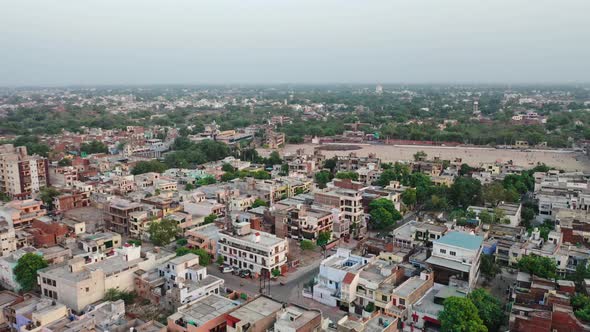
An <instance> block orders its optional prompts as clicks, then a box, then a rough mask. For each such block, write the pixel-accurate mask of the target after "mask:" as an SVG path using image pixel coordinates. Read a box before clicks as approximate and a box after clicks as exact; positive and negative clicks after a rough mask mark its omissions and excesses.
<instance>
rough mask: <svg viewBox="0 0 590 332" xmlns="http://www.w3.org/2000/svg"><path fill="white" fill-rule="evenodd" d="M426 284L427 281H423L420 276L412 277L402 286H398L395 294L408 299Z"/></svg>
mask: <svg viewBox="0 0 590 332" xmlns="http://www.w3.org/2000/svg"><path fill="white" fill-rule="evenodd" d="M426 282H427V281H426V280H423V279H421V278H420V277H418V276H416V277H412V278H410V279H408V280H406V281H404V282H403V283H402V284H401V285H399V286H397V288H396V289H394V290H393V292H394V294H396V295H398V296H399V297H403V298H406V297H408V296H409V295H410V294H412V293H413V292H415V291H416V290H417V289H418V288H420V287H422V285H424V284H425V283H426Z"/></svg>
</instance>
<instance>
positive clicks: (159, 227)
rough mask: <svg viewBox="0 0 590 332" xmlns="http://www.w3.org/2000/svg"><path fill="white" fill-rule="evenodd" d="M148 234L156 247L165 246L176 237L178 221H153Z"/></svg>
mask: <svg viewBox="0 0 590 332" xmlns="http://www.w3.org/2000/svg"><path fill="white" fill-rule="evenodd" d="M148 233H149V235H150V240H151V241H152V243H153V244H154V245H157V246H165V245H167V244H169V243H170V242H172V240H174V238H175V237H176V234H177V233H178V226H177V225H176V221H174V220H170V219H162V220H161V221H152V222H151V223H150V226H149V228H148Z"/></svg>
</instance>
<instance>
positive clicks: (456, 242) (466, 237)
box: [433, 232, 483, 250]
mask: <svg viewBox="0 0 590 332" xmlns="http://www.w3.org/2000/svg"><path fill="white" fill-rule="evenodd" d="M433 242H434V243H440V244H445V245H450V246H454V247H459V248H463V249H467V250H479V248H480V247H481V244H482V242H483V237H481V236H478V235H471V234H467V233H463V232H449V233H447V234H446V235H444V236H443V237H441V238H440V239H438V240H435V241H433Z"/></svg>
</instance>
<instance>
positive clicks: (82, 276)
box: [37, 245, 175, 312]
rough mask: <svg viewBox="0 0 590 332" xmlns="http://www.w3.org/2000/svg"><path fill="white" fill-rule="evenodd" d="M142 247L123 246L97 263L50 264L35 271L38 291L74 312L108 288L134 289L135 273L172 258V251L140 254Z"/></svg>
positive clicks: (72, 260)
mask: <svg viewBox="0 0 590 332" xmlns="http://www.w3.org/2000/svg"><path fill="white" fill-rule="evenodd" d="M140 253H141V248H140V247H136V246H130V245H127V246H124V247H123V248H120V249H117V254H116V255H114V256H112V257H111V258H108V259H104V260H102V261H99V262H97V263H93V264H86V262H85V260H84V258H82V257H77V258H73V259H71V260H70V261H69V262H68V264H66V265H57V266H50V267H47V268H44V269H41V270H39V271H37V281H38V284H39V285H40V286H41V294H42V295H43V296H44V297H49V298H52V299H54V300H57V301H59V302H61V303H63V304H65V305H67V306H68V307H69V308H71V309H72V310H73V311H75V312H81V311H82V310H84V309H85V308H86V307H87V306H88V305H89V304H92V303H94V302H96V301H99V300H101V299H103V298H104V296H105V293H106V291H107V290H109V289H111V288H115V289H119V290H128V291H129V290H133V288H134V275H135V272H136V271H137V270H139V269H141V270H144V271H147V270H151V269H153V268H155V267H156V266H159V265H161V264H163V263H164V262H165V261H168V260H169V259H171V258H173V257H174V256H175V255H174V253H169V252H165V251H161V252H148V253H146V256H145V257H141V255H140Z"/></svg>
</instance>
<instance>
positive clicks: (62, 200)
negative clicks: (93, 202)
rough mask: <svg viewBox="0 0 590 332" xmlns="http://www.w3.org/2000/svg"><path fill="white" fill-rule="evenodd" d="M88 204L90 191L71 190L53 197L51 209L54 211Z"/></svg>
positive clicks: (57, 211) (58, 211)
mask: <svg viewBox="0 0 590 332" xmlns="http://www.w3.org/2000/svg"><path fill="white" fill-rule="evenodd" d="M86 206H90V192H87V191H73V192H69V193H64V194H61V195H59V196H56V197H54V198H53V209H54V211H55V213H63V212H65V211H68V210H71V209H76V208H81V207H86Z"/></svg>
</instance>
